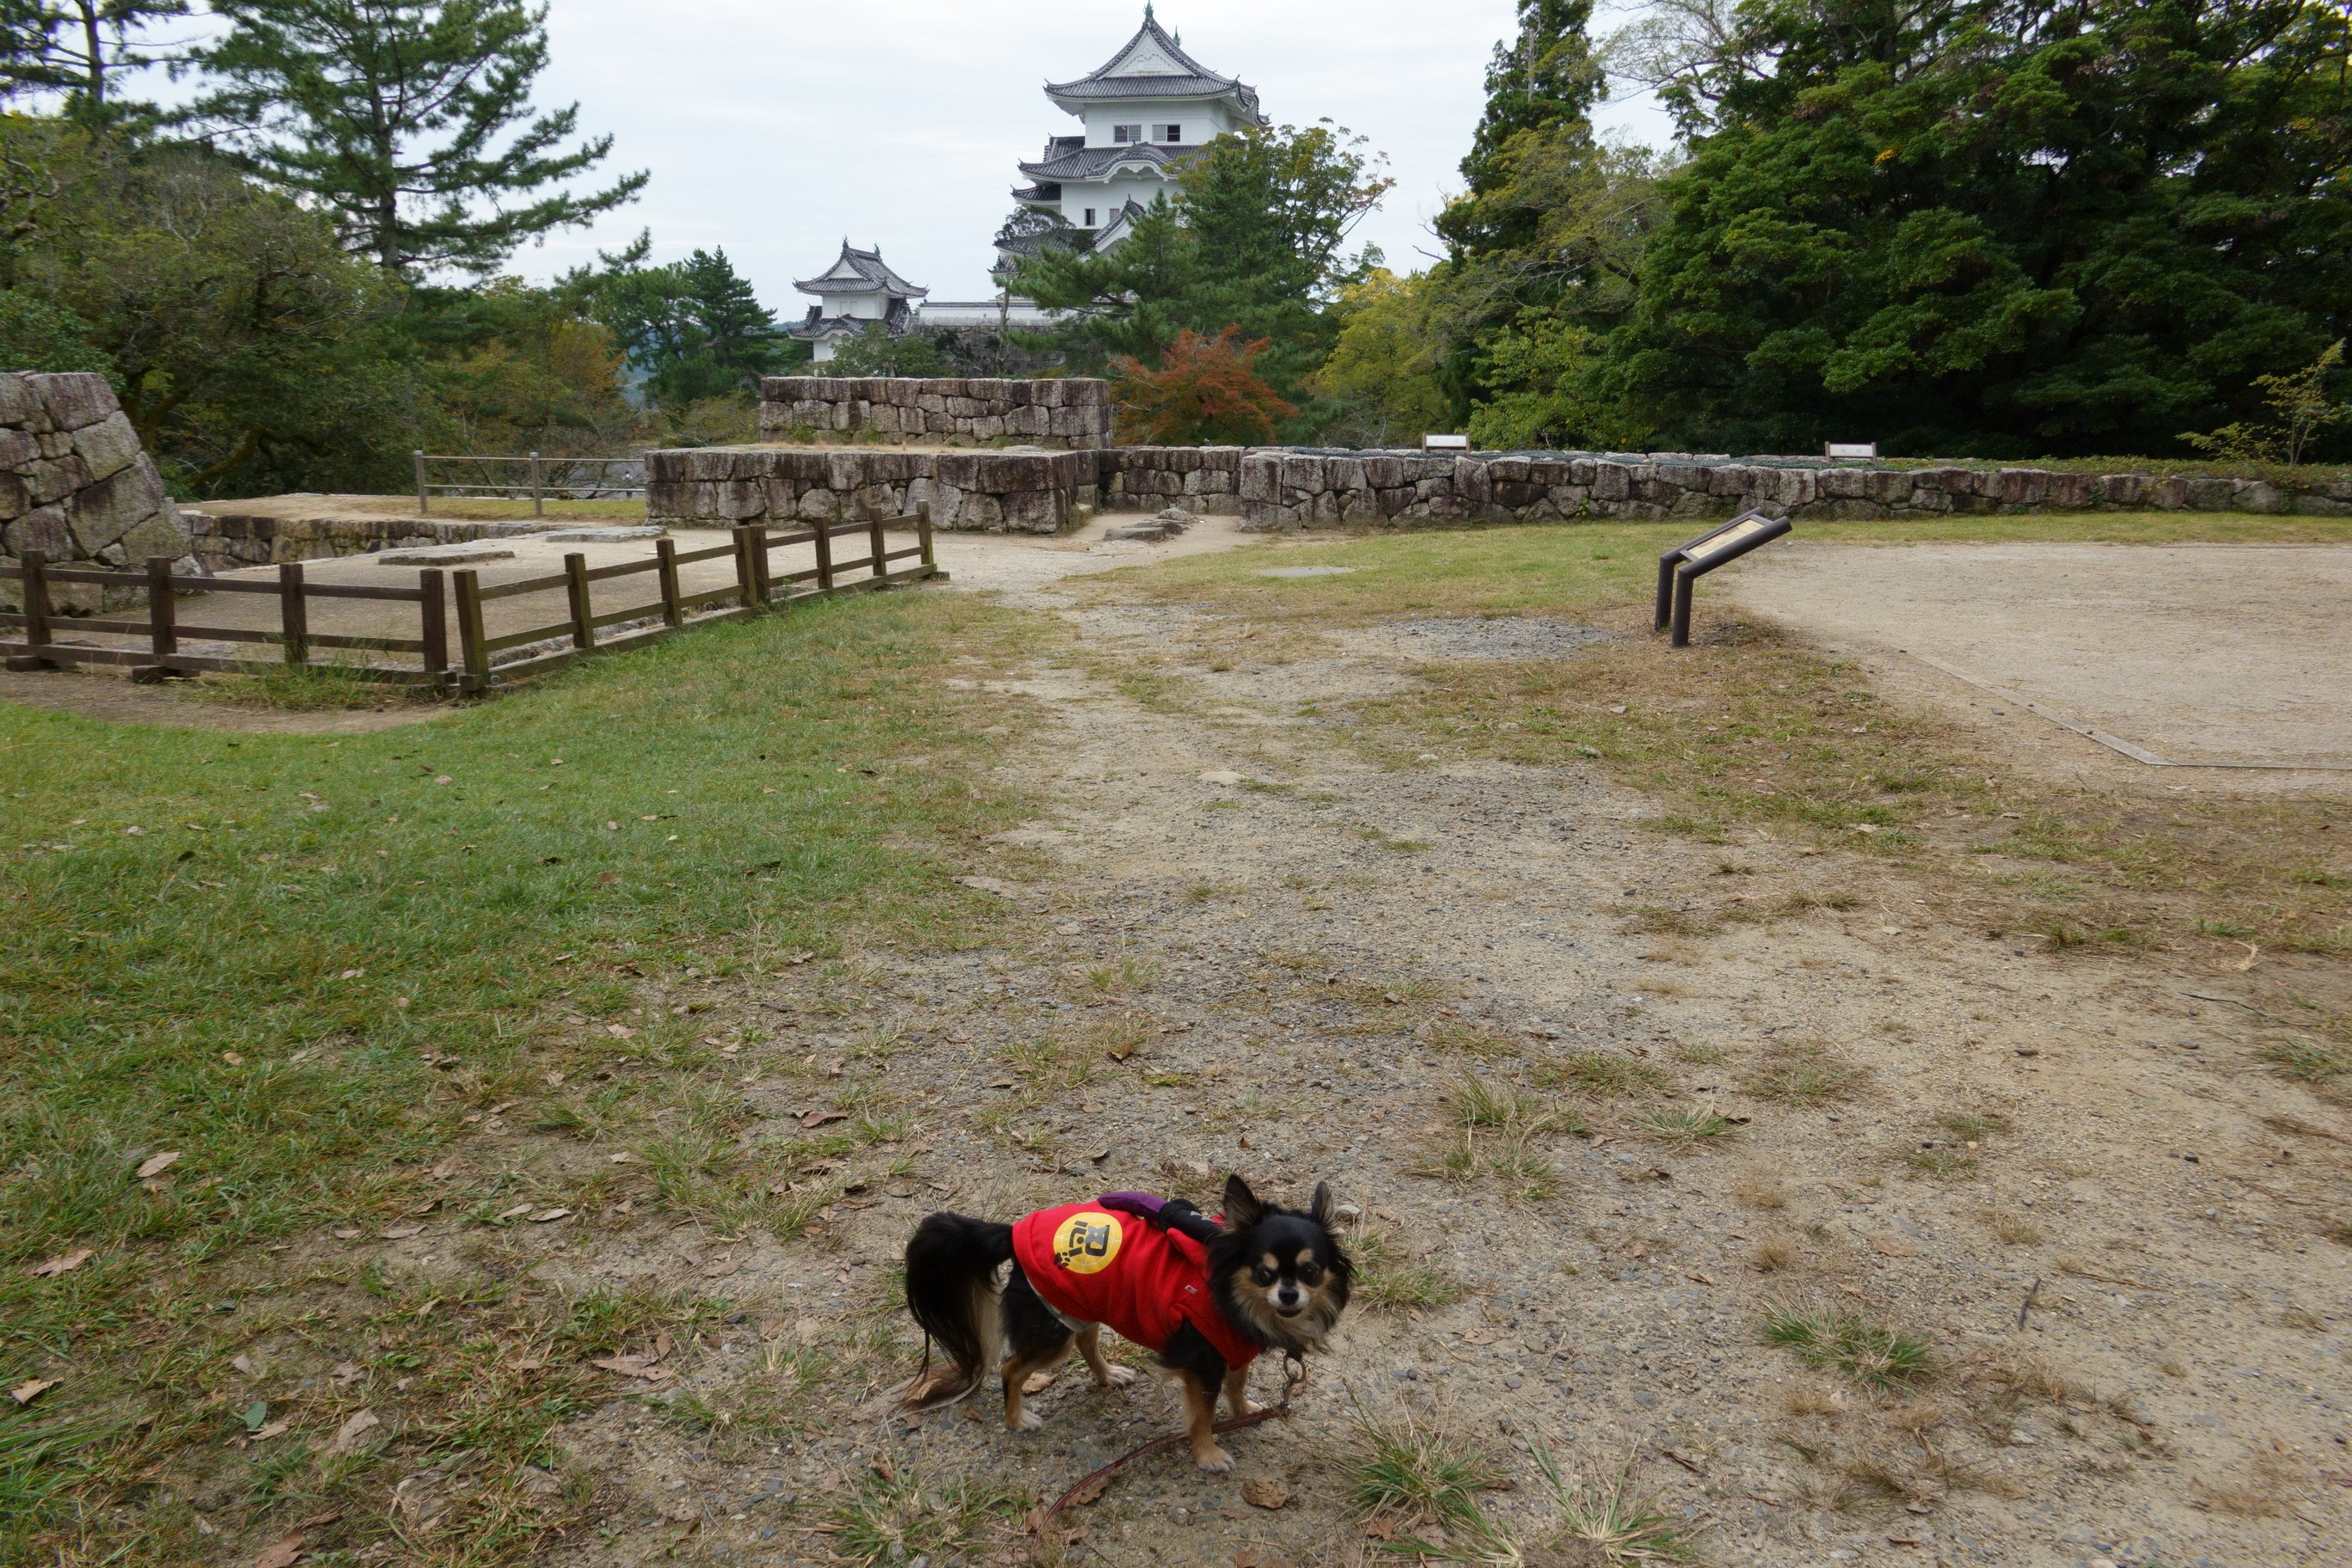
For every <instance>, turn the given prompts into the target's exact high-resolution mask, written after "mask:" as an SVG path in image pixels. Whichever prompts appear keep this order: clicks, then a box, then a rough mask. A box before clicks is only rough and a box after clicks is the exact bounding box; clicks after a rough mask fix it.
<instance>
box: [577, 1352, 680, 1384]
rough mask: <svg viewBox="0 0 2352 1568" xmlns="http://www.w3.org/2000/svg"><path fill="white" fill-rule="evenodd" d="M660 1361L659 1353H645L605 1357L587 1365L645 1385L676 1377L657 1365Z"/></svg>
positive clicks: (665, 1368)
mask: <svg viewBox="0 0 2352 1568" xmlns="http://www.w3.org/2000/svg"><path fill="white" fill-rule="evenodd" d="M660 1361H661V1354H660V1352H644V1353H642V1354H638V1355H612V1356H605V1357H604V1358H603V1359H601V1360H598V1361H592V1362H590V1363H588V1364H589V1365H590V1366H601V1367H603V1368H604V1370H605V1371H606V1372H617V1373H620V1374H621V1375H622V1376H623V1377H640V1378H643V1379H645V1380H646V1382H647V1383H659V1382H661V1381H663V1380H664V1379H665V1378H669V1377H674V1376H676V1375H677V1373H673V1372H671V1371H670V1370H669V1369H668V1368H667V1367H665V1366H661V1365H659V1364H657V1363H659V1362H660Z"/></svg>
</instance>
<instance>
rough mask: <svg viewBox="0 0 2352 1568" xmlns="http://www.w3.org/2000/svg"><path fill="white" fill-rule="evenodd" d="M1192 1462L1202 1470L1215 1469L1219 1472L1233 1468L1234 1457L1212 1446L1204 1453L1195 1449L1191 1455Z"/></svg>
mask: <svg viewBox="0 0 2352 1568" xmlns="http://www.w3.org/2000/svg"><path fill="white" fill-rule="evenodd" d="M1192 1462H1193V1463H1194V1464H1196V1465H1198V1466H1200V1467H1201V1468H1202V1469H1204V1470H1215V1471H1217V1472H1219V1473H1220V1474H1222V1473H1223V1472H1224V1471H1226V1470H1230V1469H1232V1468H1234V1457H1233V1456H1232V1455H1231V1454H1228V1453H1226V1452H1225V1451H1224V1450H1223V1448H1219V1447H1214V1446H1212V1447H1210V1449H1209V1451H1208V1452H1207V1453H1205V1454H1203V1453H1200V1452H1197V1451H1196V1452H1195V1453H1194V1454H1193V1455H1192Z"/></svg>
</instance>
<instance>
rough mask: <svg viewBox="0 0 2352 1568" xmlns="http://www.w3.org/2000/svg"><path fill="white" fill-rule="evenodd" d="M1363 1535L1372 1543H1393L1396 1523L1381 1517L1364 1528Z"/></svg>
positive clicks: (1383, 1516) (1384, 1516)
mask: <svg viewBox="0 0 2352 1568" xmlns="http://www.w3.org/2000/svg"><path fill="white" fill-rule="evenodd" d="M1364 1533H1365V1534H1366V1535H1368V1536H1370V1538H1371V1539H1373V1540H1374V1541H1393V1540H1395V1539H1396V1521H1395V1520H1393V1519H1390V1518H1388V1517H1387V1516H1386V1515H1382V1516H1381V1518H1379V1519H1376V1520H1374V1521H1372V1522H1371V1523H1370V1524H1368V1525H1366V1526H1364Z"/></svg>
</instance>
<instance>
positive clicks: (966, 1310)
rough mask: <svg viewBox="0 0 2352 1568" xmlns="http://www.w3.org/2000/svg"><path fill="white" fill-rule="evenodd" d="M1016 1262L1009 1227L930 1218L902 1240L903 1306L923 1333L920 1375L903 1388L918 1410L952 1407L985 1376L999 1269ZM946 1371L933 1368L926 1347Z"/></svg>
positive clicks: (982, 1221) (955, 1216)
mask: <svg viewBox="0 0 2352 1568" xmlns="http://www.w3.org/2000/svg"><path fill="white" fill-rule="evenodd" d="M1012 1257H1013V1227H1012V1226H1009V1225H998V1224H997V1223H995V1222H994V1221H993V1220H985V1219H973V1218H972V1217H971V1216H970V1215H960V1214H946V1213H941V1214H935V1215H931V1216H930V1217H929V1218H928V1219H926V1220H924V1221H923V1223H922V1224H920V1225H919V1226H916V1227H915V1234H914V1235H913V1236H912V1237H909V1238H908V1242H907V1308H908V1310H909V1311H911V1312H913V1313H914V1315H915V1321H916V1322H918V1323H919V1324H921V1325H922V1330H923V1335H924V1340H923V1370H922V1372H921V1373H918V1374H917V1376H916V1378H915V1381H914V1383H913V1384H912V1385H911V1386H909V1387H908V1391H907V1403H908V1405H915V1406H917V1407H919V1408H922V1409H929V1408H931V1407H932V1406H935V1405H952V1404H954V1403H955V1402H956V1401H957V1400H959V1399H961V1398H962V1397H963V1396H964V1395H965V1394H970V1393H971V1391H972V1389H973V1388H974V1387H975V1386H976V1385H977V1384H979V1383H980V1381H981V1380H982V1378H983V1377H984V1376H985V1375H986V1373H987V1367H988V1358H989V1352H991V1351H992V1349H993V1348H994V1346H995V1344H996V1339H997V1331H996V1271H997V1269H998V1268H1001V1267H1002V1266H1003V1265H1004V1264H1005V1263H1007V1262H1009V1261H1011V1259H1012ZM933 1342H937V1343H938V1345H939V1347H940V1350H941V1351H942V1352H945V1354H946V1356H947V1359H948V1366H947V1367H946V1369H944V1370H942V1371H941V1372H940V1373H932V1372H931V1370H930V1365H931V1345H932V1343H933Z"/></svg>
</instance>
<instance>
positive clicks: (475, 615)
mask: <svg viewBox="0 0 2352 1568" xmlns="http://www.w3.org/2000/svg"><path fill="white" fill-rule="evenodd" d="M456 581H457V649H458V655H459V657H460V658H463V659H464V660H465V664H466V673H465V676H464V678H463V679H461V680H460V681H459V682H458V685H459V687H460V689H463V690H465V691H467V692H470V693H472V694H474V695H476V696H479V695H480V694H481V693H483V692H485V691H488V689H490V650H489V647H488V643H489V640H490V639H489V638H488V637H487V636H486V635H484V633H483V631H482V578H481V574H479V573H478V572H472V571H466V572H460V573H458V574H457V578H456Z"/></svg>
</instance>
